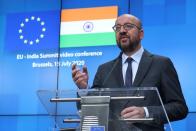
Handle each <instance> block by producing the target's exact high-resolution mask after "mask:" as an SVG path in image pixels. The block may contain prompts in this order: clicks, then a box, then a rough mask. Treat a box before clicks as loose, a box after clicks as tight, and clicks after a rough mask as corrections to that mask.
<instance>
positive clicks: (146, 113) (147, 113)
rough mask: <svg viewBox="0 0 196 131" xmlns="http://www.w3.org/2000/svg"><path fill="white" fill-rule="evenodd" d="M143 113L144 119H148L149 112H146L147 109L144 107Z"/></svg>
mask: <svg viewBox="0 0 196 131" xmlns="http://www.w3.org/2000/svg"><path fill="white" fill-rule="evenodd" d="M144 112H145V117H146V118H148V117H149V112H148V108H147V107H144Z"/></svg>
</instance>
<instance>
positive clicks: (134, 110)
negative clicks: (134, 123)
mask: <svg viewBox="0 0 196 131" xmlns="http://www.w3.org/2000/svg"><path fill="white" fill-rule="evenodd" d="M121 117H122V118H124V119H127V118H132V119H134V118H144V117H145V111H144V108H143V107H136V106H130V107H127V108H125V109H124V110H122V112H121Z"/></svg>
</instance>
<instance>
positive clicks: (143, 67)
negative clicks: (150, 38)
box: [133, 50, 152, 87]
mask: <svg viewBox="0 0 196 131" xmlns="http://www.w3.org/2000/svg"><path fill="white" fill-rule="evenodd" d="M151 56H152V55H151V54H150V53H149V52H147V51H146V50H144V53H143V55H142V58H141V61H140V64H139V67H138V70H137V73H136V76H135V80H134V82H133V86H135V87H139V86H140V84H141V82H142V80H143V79H144V77H145V75H146V73H147V72H148V70H149V68H150V65H151V63H152V57H151Z"/></svg>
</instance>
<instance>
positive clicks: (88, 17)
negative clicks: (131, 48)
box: [60, 6, 118, 48]
mask: <svg viewBox="0 0 196 131" xmlns="http://www.w3.org/2000/svg"><path fill="white" fill-rule="evenodd" d="M117 12H118V9H117V6H106V7H95V8H80V9H64V10H62V13H61V30H60V47H61V48H65V47H82V46H103V45H115V44H116V39H115V33H114V31H113V30H112V26H113V25H114V24H115V20H116V18H117Z"/></svg>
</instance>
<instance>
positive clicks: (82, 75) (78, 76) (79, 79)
mask: <svg viewBox="0 0 196 131" xmlns="http://www.w3.org/2000/svg"><path fill="white" fill-rule="evenodd" d="M72 79H73V81H74V82H75V83H76V85H77V86H78V88H80V89H86V88H87V86H88V70H87V67H86V66H83V68H82V71H80V69H79V68H77V67H76V64H73V65H72Z"/></svg>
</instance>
